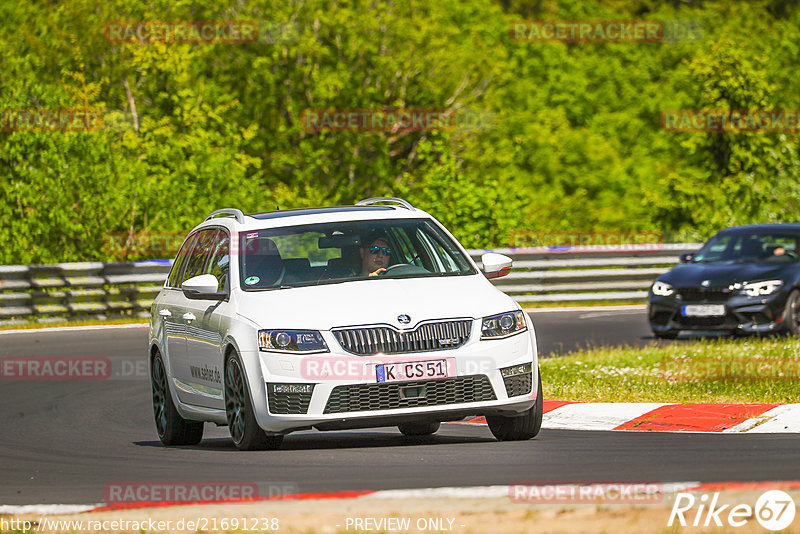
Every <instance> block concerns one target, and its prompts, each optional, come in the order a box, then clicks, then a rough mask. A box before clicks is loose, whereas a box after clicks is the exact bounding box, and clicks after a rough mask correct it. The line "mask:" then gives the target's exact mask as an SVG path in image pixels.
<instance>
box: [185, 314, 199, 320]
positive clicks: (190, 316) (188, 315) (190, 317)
mask: <svg viewBox="0 0 800 534" xmlns="http://www.w3.org/2000/svg"><path fill="white" fill-rule="evenodd" d="M183 318H184V320H186V321H194V320H195V319H197V317H195V316H194V314H193V313H184V314H183Z"/></svg>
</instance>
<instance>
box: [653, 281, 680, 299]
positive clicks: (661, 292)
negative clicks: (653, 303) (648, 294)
mask: <svg viewBox="0 0 800 534" xmlns="http://www.w3.org/2000/svg"><path fill="white" fill-rule="evenodd" d="M673 293H675V290H674V289H672V286H671V285H669V284H668V283H666V282H661V281H658V280H657V281H656V283H655V284H653V295H658V296H659V297H668V296H670V295H672V294H673Z"/></svg>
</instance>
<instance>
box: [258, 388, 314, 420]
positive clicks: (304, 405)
mask: <svg viewBox="0 0 800 534" xmlns="http://www.w3.org/2000/svg"><path fill="white" fill-rule="evenodd" d="M273 385H274V384H267V399H268V400H269V411H270V413H274V414H302V413H308V405H309V403H310V402H311V395H312V394H313V390H314V387H313V385H311V386H310V390H311V391H309V392H307V393H284V392H281V393H275V392H274V388H273V387H272V386H273ZM280 385H283V384H280ZM306 387H309V386H306Z"/></svg>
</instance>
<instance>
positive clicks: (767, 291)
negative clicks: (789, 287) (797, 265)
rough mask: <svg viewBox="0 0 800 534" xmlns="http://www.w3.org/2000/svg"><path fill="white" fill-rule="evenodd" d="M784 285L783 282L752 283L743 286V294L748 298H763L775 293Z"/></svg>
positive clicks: (765, 281)
mask: <svg viewBox="0 0 800 534" xmlns="http://www.w3.org/2000/svg"><path fill="white" fill-rule="evenodd" d="M782 285H783V281H782V280H764V281H763V282H750V283H749V284H745V285H744V286H742V289H741V292H742V294H743V295H747V296H748V297H761V296H763V295H771V294H773V293H775V292H776V291H777V290H778V289H779V288H780V287H781V286H782Z"/></svg>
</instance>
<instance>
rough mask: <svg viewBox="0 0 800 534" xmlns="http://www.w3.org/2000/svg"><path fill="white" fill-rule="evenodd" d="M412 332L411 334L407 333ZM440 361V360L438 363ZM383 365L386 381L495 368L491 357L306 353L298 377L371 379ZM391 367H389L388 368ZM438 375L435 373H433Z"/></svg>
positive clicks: (480, 371)
mask: <svg viewBox="0 0 800 534" xmlns="http://www.w3.org/2000/svg"><path fill="white" fill-rule="evenodd" d="M409 335H412V334H409ZM440 362H441V363H440ZM379 366H383V367H382V368H383V369H384V371H383V372H385V373H386V375H385V379H386V380H393V379H397V380H399V379H401V378H403V377H405V376H423V377H424V376H425V373H426V372H428V371H430V370H432V371H433V372H439V373H440V374H441V375H442V376H444V375H445V374H446V375H447V376H456V375H457V374H459V375H474V374H487V373H490V372H492V371H496V370H497V362H495V361H494V360H493V359H491V358H481V357H468V358H459V359H458V360H456V359H455V358H445V357H442V356H438V357H437V356H428V357H416V358H414V357H409V356H408V355H397V356H395V355H384V356H375V357H362V356H330V355H328V356H306V357H305V358H303V360H302V362H301V364H300V376H302V377H303V379H305V380H369V381H373V382H374V381H375V380H376V379H377V376H378V371H377V368H378V367H379ZM390 366H391V367H390ZM437 376H438V375H437Z"/></svg>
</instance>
